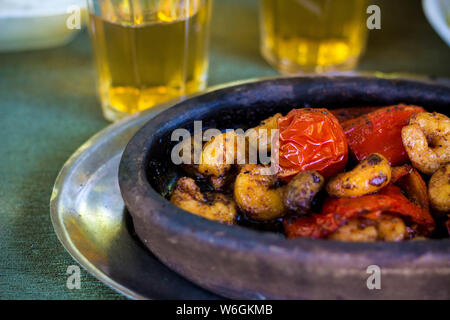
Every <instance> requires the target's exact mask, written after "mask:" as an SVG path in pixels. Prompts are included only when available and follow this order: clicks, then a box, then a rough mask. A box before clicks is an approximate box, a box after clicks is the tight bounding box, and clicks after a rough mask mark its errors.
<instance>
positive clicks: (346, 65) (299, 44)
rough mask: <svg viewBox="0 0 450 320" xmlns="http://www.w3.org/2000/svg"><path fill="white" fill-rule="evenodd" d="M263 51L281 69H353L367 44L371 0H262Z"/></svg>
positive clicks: (281, 70)
mask: <svg viewBox="0 0 450 320" xmlns="http://www.w3.org/2000/svg"><path fill="white" fill-rule="evenodd" d="M260 9H261V12H260V23H261V27H260V30H261V52H262V55H263V56H264V58H265V59H266V60H267V61H268V62H269V63H270V64H271V65H273V66H274V67H275V68H276V69H277V70H279V71H280V72H282V73H298V72H305V73H313V72H328V71H343V70H351V69H353V68H354V67H355V66H356V64H357V62H358V59H359V57H360V55H361V53H362V52H363V50H364V48H365V45H366V38H367V27H366V10H367V1H366V0H260Z"/></svg>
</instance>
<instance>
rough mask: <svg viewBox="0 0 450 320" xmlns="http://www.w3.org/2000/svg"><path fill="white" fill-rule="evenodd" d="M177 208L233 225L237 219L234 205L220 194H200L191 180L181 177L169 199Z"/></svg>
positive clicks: (231, 200)
mask: <svg viewBox="0 0 450 320" xmlns="http://www.w3.org/2000/svg"><path fill="white" fill-rule="evenodd" d="M170 202H172V203H173V204H174V205H176V206H177V207H179V208H181V209H183V210H186V211H189V212H191V213H193V214H196V215H198V216H201V217H203V218H206V219H209V220H214V221H218V222H222V223H225V224H234V223H235V221H236V217H237V208H236V203H235V202H234V201H233V199H232V198H231V197H229V196H227V195H225V194H222V193H205V194H203V193H201V191H200V188H199V187H198V186H197V185H196V183H195V181H194V180H193V179H191V178H187V177H183V178H180V179H179V180H178V182H177V185H176V187H175V190H174V191H173V194H172V196H171V198H170Z"/></svg>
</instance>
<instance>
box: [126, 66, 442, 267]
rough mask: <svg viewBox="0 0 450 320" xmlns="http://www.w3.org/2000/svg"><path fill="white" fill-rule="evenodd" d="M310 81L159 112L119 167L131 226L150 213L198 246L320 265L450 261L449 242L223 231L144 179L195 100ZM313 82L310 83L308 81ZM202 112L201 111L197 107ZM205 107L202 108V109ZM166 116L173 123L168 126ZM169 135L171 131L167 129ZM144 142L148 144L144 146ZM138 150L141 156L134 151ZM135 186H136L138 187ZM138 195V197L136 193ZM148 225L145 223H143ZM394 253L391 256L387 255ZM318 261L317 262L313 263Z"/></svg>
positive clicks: (258, 81) (231, 228) (140, 132)
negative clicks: (152, 150)
mask: <svg viewBox="0 0 450 320" xmlns="http://www.w3.org/2000/svg"><path fill="white" fill-rule="evenodd" d="M298 78H310V77H299V76H287V77H286V76H280V77H270V78H263V79H256V80H250V81H243V82H238V83H237V84H235V85H232V86H227V87H225V88H221V87H219V88H218V89H214V90H211V91H206V92H205V93H202V94H200V95H194V96H193V97H190V98H189V99H187V100H184V101H182V102H179V103H178V104H176V105H174V106H173V107H172V108H170V109H168V110H165V111H163V112H162V113H160V114H159V115H158V116H156V117H155V118H153V119H151V120H149V121H148V122H147V123H146V124H145V125H144V126H143V127H142V128H141V129H140V130H138V132H137V133H136V134H135V135H134V136H133V138H132V139H131V140H130V142H129V143H128V144H127V147H126V148H125V151H124V153H123V155H122V158H121V161H120V165H119V186H120V190H121V194H122V197H123V199H124V201H125V204H126V206H127V208H128V209H129V211H130V214H131V215H132V216H133V221H135V222H136V221H137V220H136V219H139V218H140V219H141V221H142V218H143V215H148V214H151V215H152V218H153V219H157V220H158V225H159V226H160V227H164V228H166V229H167V230H170V231H171V232H174V233H178V234H183V235H194V236H195V237H196V238H197V239H198V240H199V241H202V242H211V241H210V237H211V236H218V237H221V241H220V242H215V243H214V245H215V246H217V247H226V248H227V249H232V250H233V249H234V250H241V251H242V250H245V251H251V252H252V253H254V254H261V255H264V254H267V250H270V251H271V252H274V253H275V252H277V253H280V254H292V253H294V252H295V256H298V257H305V256H308V257H309V259H311V258H313V260H316V261H318V260H321V259H323V254H325V255H326V256H327V257H330V256H334V257H337V258H339V256H342V255H343V254H345V255H352V256H355V257H360V258H368V257H370V256H371V255H373V254H377V255H378V254H384V253H386V252H387V253H389V254H390V261H392V262H395V261H402V260H403V261H404V259H405V258H410V257H411V255H414V256H418V255H423V254H433V255H436V256H437V257H441V258H444V260H445V261H448V258H449V257H450V239H448V238H447V239H427V240H426V241H403V242H373V243H363V242H340V241H333V240H326V239H309V238H297V239H287V238H285V237H284V236H282V235H279V234H275V233H270V232H261V231H257V230H253V229H250V228H246V227H242V226H239V225H234V226H227V225H223V224H221V223H217V222H214V221H211V220H208V219H205V218H202V217H200V216H197V215H194V214H191V213H189V212H187V211H185V210H182V209H180V208H178V207H177V206H175V205H173V204H172V203H170V201H168V200H167V199H165V198H164V197H163V196H162V195H160V194H159V193H158V192H157V191H156V190H154V189H153V187H152V186H151V185H150V183H149V181H148V180H147V176H146V170H145V169H143V168H145V167H146V164H147V158H146V155H147V153H148V149H149V146H150V145H151V144H152V143H153V142H154V141H155V139H156V138H159V136H160V135H161V133H164V132H167V131H166V130H167V128H170V125H171V123H172V121H174V116H179V115H180V114H182V111H183V107H184V106H185V105H186V104H188V103H189V102H190V101H192V100H193V99H206V98H208V97H209V95H211V94H214V93H218V92H223V91H224V90H233V89H234V90H236V89H240V88H241V87H244V86H247V85H258V84H261V83H265V82H270V81H278V80H282V81H289V79H298ZM310 79H311V78H310ZM312 79H316V80H319V81H320V80H327V81H330V80H336V79H342V80H348V79H351V80H352V81H355V80H358V81H364V80H365V81H368V80H372V81H373V80H376V79H378V80H382V81H390V82H396V83H416V84H418V85H428V86H430V85H431V86H436V87H440V88H445V89H449V88H450V87H449V86H446V85H443V84H436V83H433V82H430V81H423V80H422V79H421V80H407V79H385V78H378V77H372V76H364V75H362V76H361V75H357V76H348V75H343V76H341V75H338V76H314V77H312ZM195 108H197V109H198V110H197V111H199V112H200V111H201V107H195ZM204 108H205V107H204ZM168 115H170V116H171V119H172V120H169V121H167V118H166V117H167V116H168ZM169 130H170V129H169ZM143 141H145V142H146V145H144V144H143ZM137 150H140V151H137ZM136 182H137V183H136ZM135 192H138V194H135ZM145 220H147V219H145ZM318 247H320V249H321V254H320V255H315V253H316V252H317V251H316V250H317V248H318ZM393 252H395V255H392V254H391V253H393ZM317 259H318V260H317Z"/></svg>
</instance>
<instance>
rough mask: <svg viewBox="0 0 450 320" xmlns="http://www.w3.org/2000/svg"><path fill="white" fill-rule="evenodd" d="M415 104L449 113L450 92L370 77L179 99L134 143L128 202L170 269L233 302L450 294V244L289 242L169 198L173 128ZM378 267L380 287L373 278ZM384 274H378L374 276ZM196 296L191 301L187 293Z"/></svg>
mask: <svg viewBox="0 0 450 320" xmlns="http://www.w3.org/2000/svg"><path fill="white" fill-rule="evenodd" d="M396 103H408V104H417V105H421V106H424V107H426V108H427V109H429V110H434V111H437V112H441V113H446V114H448V108H449V107H450V88H449V87H447V86H440V85H434V84H430V83H422V82H414V81H403V80H386V79H378V78H364V77H317V78H315V77H314V78H277V79H270V80H263V81H257V82H249V83H244V84H241V85H236V86H232V87H227V88H224V89H219V90H216V91H212V92H209V93H206V94H203V95H200V96H196V97H193V98H191V99H189V100H186V101H184V102H181V103H179V104H178V105H176V106H174V107H173V108H171V109H169V110H167V111H165V112H163V113H161V114H160V115H159V116H157V117H156V118H154V119H152V120H150V121H149V122H148V123H147V124H146V125H145V126H144V127H143V128H142V129H140V130H139V131H138V132H137V134H136V135H135V136H134V137H133V139H132V140H131V141H130V142H129V144H128V146H127V148H126V150H125V152H124V154H123V157H122V160H121V163H120V170H119V183H120V189H121V192H122V196H123V198H124V200H125V204H126V206H127V208H128V209H129V211H130V213H131V216H132V217H133V223H134V227H135V230H136V232H137V234H138V236H139V238H140V239H141V240H142V242H143V243H144V244H145V245H146V246H147V247H148V248H149V249H150V250H151V251H152V252H153V253H154V254H155V255H156V256H157V257H158V258H159V259H160V260H161V261H162V262H163V263H165V264H166V265H167V266H169V267H170V268H171V269H173V270H174V271H176V272H178V273H180V274H181V275H183V276H184V277H186V278H187V279H189V280H191V281H193V282H194V283H196V284H198V285H200V286H202V287H204V288H206V289H208V290H210V291H212V292H214V293H216V294H219V295H222V296H224V297H228V298H243V299H246V298H250V299H266V298H272V299H302V298H307V299H317V298H331V299H336V298H337V299H355V298H356V299H379V298H391V299H395V298H419V299H421V298H425V299H426V298H439V299H449V298H450V240H449V239H442V240H428V241H409V242H403V243H343V242H335V241H328V240H311V239H295V240H288V239H285V238H284V237H283V236H282V235H280V234H276V233H270V232H261V231H256V230H252V229H248V228H244V227H241V226H233V227H229V226H225V225H222V224H220V223H215V222H212V221H209V220H206V219H203V218H201V217H198V216H195V215H192V214H190V213H188V212H186V211H183V210H181V209H179V208H177V207H175V206H174V205H172V204H171V203H170V202H169V201H167V200H166V198H165V197H164V195H167V192H168V188H169V186H170V184H171V182H172V181H173V179H174V177H176V176H177V168H176V167H175V166H174V165H173V164H172V162H171V160H170V152H171V149H172V147H173V145H174V144H175V142H171V141H170V138H171V132H172V131H173V130H174V129H176V128H187V129H189V130H192V128H193V121H194V120H203V128H206V127H217V128H219V129H227V128H243V129H246V128H248V127H251V126H254V125H256V124H257V123H258V122H259V121H260V120H263V119H265V118H267V117H268V116H270V115H272V114H274V113H276V112H282V113H286V112H288V111H289V110H290V109H292V108H293V107H303V106H310V107H325V108H329V109H333V108H338V107H349V106H366V105H376V106H383V105H391V104H396ZM371 265H376V266H378V267H379V268H380V270H381V289H372V290H371V289H369V288H368V286H367V281H369V283H374V282H373V281H374V280H373V279H374V278H370V279H369V277H370V276H371V274H372V273H373V272H374V271H370V270H371V269H369V273H368V267H369V266H371ZM374 274H375V276H376V271H375V273H374ZM186 298H188V297H186Z"/></svg>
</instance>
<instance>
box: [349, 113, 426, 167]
mask: <svg viewBox="0 0 450 320" xmlns="http://www.w3.org/2000/svg"><path fill="white" fill-rule="evenodd" d="M419 112H425V110H424V109H423V108H421V107H416V106H406V105H397V106H391V107H385V108H380V109H378V110H375V111H373V112H370V113H368V114H366V115H362V116H361V117H358V118H356V119H353V120H348V121H346V122H344V123H342V127H343V128H344V131H345V135H346V136H347V141H348V144H349V147H350V150H351V152H352V154H353V155H354V157H355V158H356V159H357V160H358V161H362V160H364V159H366V158H367V157H368V156H369V155H370V154H372V153H379V154H382V155H383V156H384V157H386V159H387V160H388V161H389V163H390V164H391V166H398V165H401V164H404V163H406V162H407V161H408V156H407V154H406V151H405V148H404V147H403V142H402V137H401V130H402V128H403V127H404V126H406V125H407V124H408V119H409V117H410V116H411V115H412V114H414V113H419Z"/></svg>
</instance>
